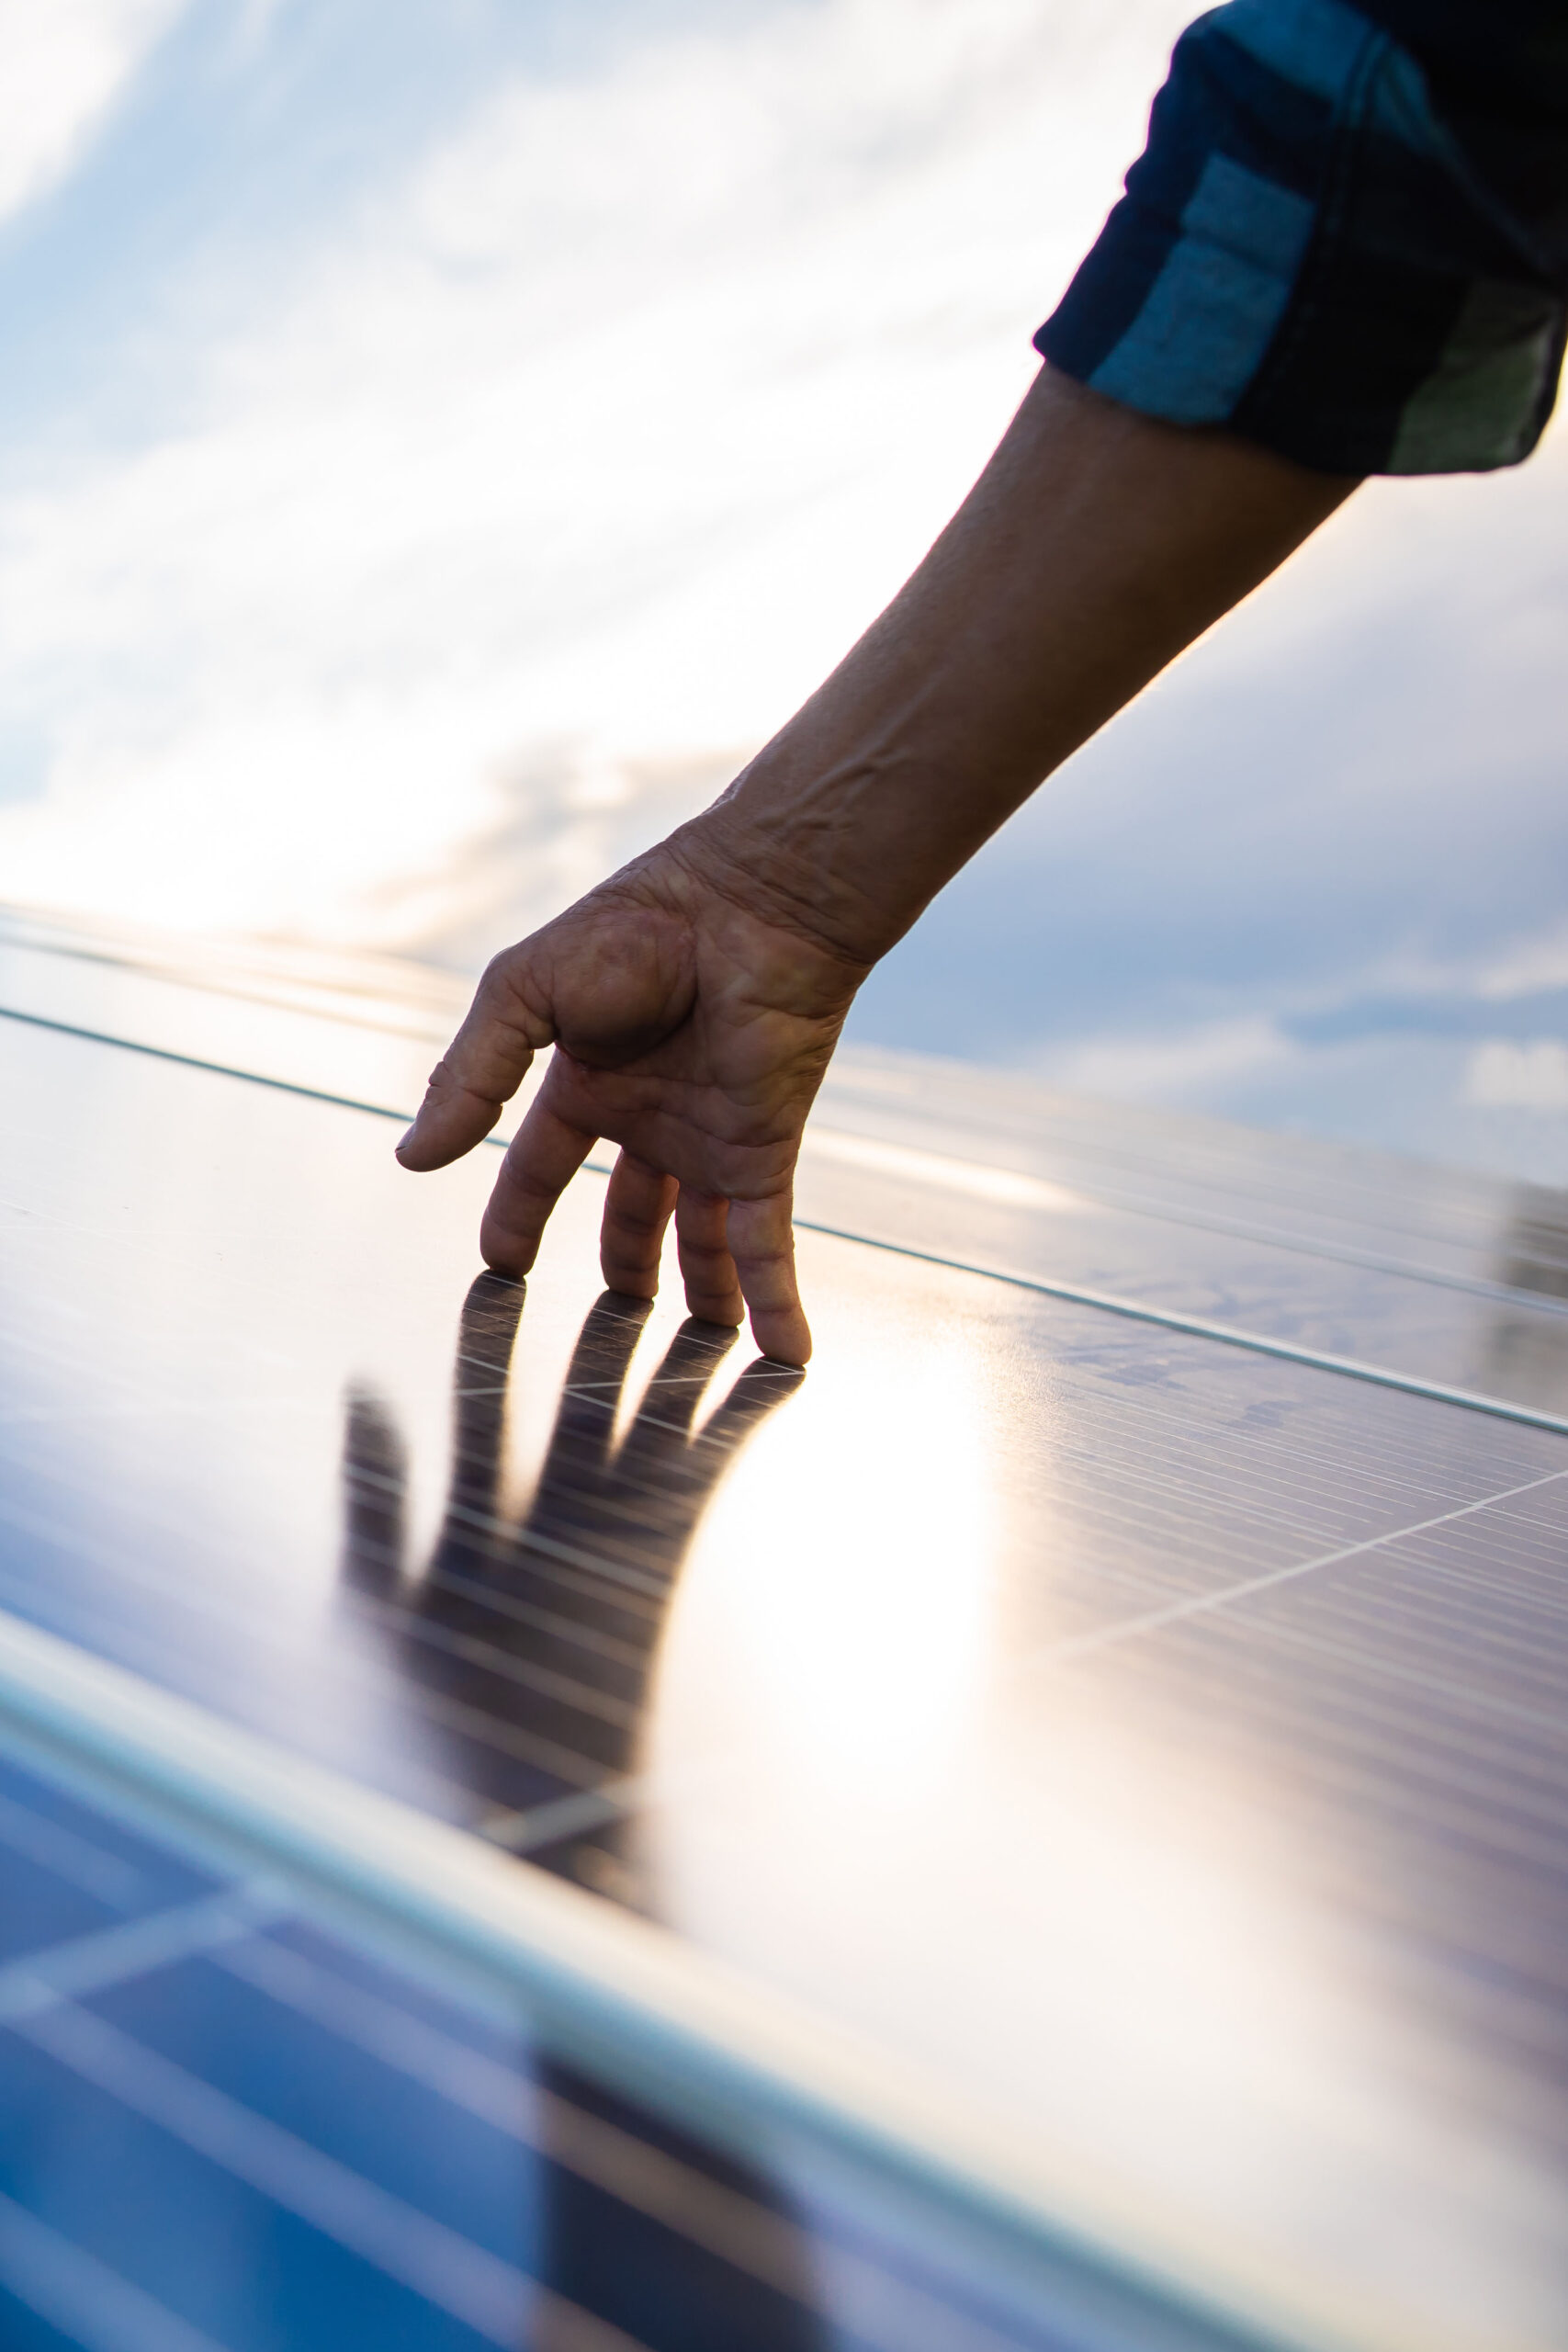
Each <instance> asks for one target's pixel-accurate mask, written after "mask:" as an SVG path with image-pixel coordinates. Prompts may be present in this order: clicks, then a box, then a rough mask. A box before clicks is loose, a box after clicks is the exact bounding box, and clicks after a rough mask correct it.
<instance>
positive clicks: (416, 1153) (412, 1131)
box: [397, 949, 552, 1171]
mask: <svg viewBox="0 0 1568 2352" xmlns="http://www.w3.org/2000/svg"><path fill="white" fill-rule="evenodd" d="M525 969H526V951H525V949H513V951H512V953H511V954H510V955H509V956H497V958H496V960H495V962H494V963H493V964H492V965H491V967H490V969H489V971H488V972H486V974H485V976H484V978H483V979H482V980H481V981H480V982H479V989H478V992H477V993H476V995H475V997H474V1001H473V1003H472V1005H471V1006H470V1008H469V1011H468V1018H467V1020H466V1021H465V1022H464V1023H463V1025H462V1027H461V1028H460V1029H459V1030H458V1032H457V1035H456V1036H455V1037H454V1038H453V1040H452V1043H451V1044H450V1045H449V1046H447V1048H446V1053H445V1054H444V1055H443V1056H442V1057H441V1059H440V1060H439V1061H438V1062H437V1063H436V1065H435V1068H434V1069H433V1070H432V1071H431V1073H430V1083H429V1085H428V1087H427V1088H426V1090H425V1096H424V1101H423V1103H421V1104H420V1107H419V1111H418V1114H417V1115H416V1116H415V1119H414V1122H413V1125H412V1127H410V1128H409V1130H408V1133H407V1134H406V1135H405V1136H403V1137H402V1139H401V1141H400V1143H399V1145H398V1147H397V1153H398V1158H399V1159H400V1160H401V1162H402V1164H403V1166H404V1167H405V1168H412V1169H415V1170H420V1171H423V1170H426V1169H430V1168H445V1167H446V1164H447V1162H448V1160H453V1159H461V1158H462V1156H463V1154H464V1152H466V1151H471V1150H472V1149H473V1148H474V1146H475V1144H477V1143H479V1142H480V1141H481V1140H482V1139H483V1137H484V1136H488V1135H489V1133H490V1131H491V1127H493V1126H494V1125H495V1123H496V1121H497V1119H499V1118H500V1116H501V1114H502V1106H503V1104H505V1103H508V1102H510V1100H511V1098H512V1096H513V1094H515V1093H516V1091H517V1089H518V1087H519V1086H520V1085H521V1084H522V1082H523V1080H524V1077H525V1074H526V1072H527V1069H528V1065H529V1064H530V1062H532V1060H533V1058H534V1056H535V1054H536V1052H537V1051H538V1050H539V1049H540V1048H541V1047H542V1046H547V1045H548V1044H549V1043H550V1039H551V1035H552V1032H551V1028H550V1024H549V1023H548V1021H547V1019H546V1018H545V1017H544V1015H543V1014H542V1013H539V1012H535V1011H533V1010H532V1009H531V1008H530V1007H529V1005H528V1004H527V1003H526V1002H525V999H524V996H523V993H522V987H521V981H522V977H523V974H524V973H525Z"/></svg>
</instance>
